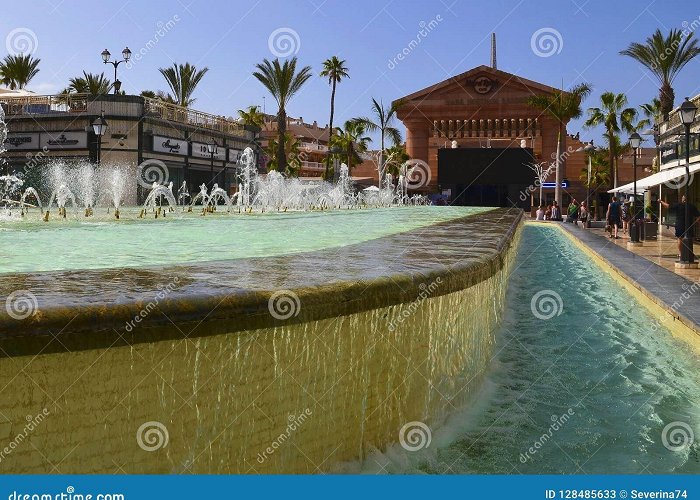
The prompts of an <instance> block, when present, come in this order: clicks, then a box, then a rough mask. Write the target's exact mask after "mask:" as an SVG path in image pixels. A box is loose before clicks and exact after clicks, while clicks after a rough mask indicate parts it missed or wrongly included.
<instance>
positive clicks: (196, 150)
mask: <svg viewBox="0 0 700 500" xmlns="http://www.w3.org/2000/svg"><path fill="white" fill-rule="evenodd" d="M192 156H196V157H197V158H211V153H210V152H209V145H208V144H207V143H206V142H193V143H192ZM214 159H215V160H218V161H224V160H226V148H224V147H223V146H218V147H216V148H215V150H214Z"/></svg>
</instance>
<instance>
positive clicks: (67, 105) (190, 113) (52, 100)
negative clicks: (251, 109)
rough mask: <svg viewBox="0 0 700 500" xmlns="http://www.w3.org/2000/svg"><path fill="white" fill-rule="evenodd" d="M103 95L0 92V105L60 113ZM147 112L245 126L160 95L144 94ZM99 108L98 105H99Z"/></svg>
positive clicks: (205, 124) (210, 125) (220, 126)
mask: <svg viewBox="0 0 700 500" xmlns="http://www.w3.org/2000/svg"><path fill="white" fill-rule="evenodd" d="M100 97H101V96H95V95H90V94H56V95H26V96H12V95H4V94H0V105H2V108H3V110H4V112H5V115H6V116H17V115H45V114H54V113H56V114H59V113H85V112H87V111H88V104H89V103H92V102H94V101H98V102H99V101H100V100H101V99H100ZM142 99H143V102H144V114H145V115H146V116H153V117H157V118H161V119H163V120H168V121H174V122H178V123H183V124H188V125H193V126H195V127H201V128H207V129H210V130H217V131H219V132H222V133H224V134H229V135H240V134H241V133H242V132H243V131H244V130H245V127H244V126H243V124H241V123H239V122H237V121H232V120H228V119H226V118H224V117H223V116H217V115H212V114H210V113H204V112H202V111H197V110H194V109H190V108H184V107H182V106H177V105H175V104H170V103H167V102H165V101H162V100H160V99H152V98H150V97H142ZM104 104H105V106H109V105H110V104H111V105H117V106H118V105H120V104H123V103H120V101H111V100H105V101H104ZM98 111H99V108H98Z"/></svg>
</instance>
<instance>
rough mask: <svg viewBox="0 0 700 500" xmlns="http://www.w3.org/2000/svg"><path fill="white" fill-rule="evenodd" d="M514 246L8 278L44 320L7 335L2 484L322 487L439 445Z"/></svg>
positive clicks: (403, 238) (433, 237)
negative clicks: (357, 469) (393, 456)
mask: <svg viewBox="0 0 700 500" xmlns="http://www.w3.org/2000/svg"><path fill="white" fill-rule="evenodd" d="M520 227H521V212H520V211H515V210H511V211H508V210H503V209H498V210H494V211H491V212H488V213H486V214H480V215H478V216H471V217H466V218H463V219H457V220H453V221H450V222H445V223H441V224H437V225H434V226H429V227H425V228H421V229H418V230H415V231H411V232H406V233H400V234H395V235H392V236H387V237H383V238H379V239H375V240H372V241H368V242H364V243H361V244H357V245H349V246H345V247H341V248H334V249H328V250H322V251H318V252H311V253H305V254H296V255H285V256H279V257H268V258H259V259H241V260H236V261H219V262H211V263H206V265H204V264H202V265H182V266H170V267H168V268H161V269H131V270H125V269H120V270H95V271H80V272H56V273H42V274H38V273H37V274H17V275H12V276H5V279H3V280H2V283H3V284H2V285H0V296H2V297H4V298H6V297H8V296H9V294H10V293H12V291H14V290H17V289H25V290H33V291H36V293H35V295H36V302H37V304H38V310H37V311H36V314H33V315H30V316H29V317H27V318H20V319H17V318H16V317H17V316H18V314H15V315H14V316H15V318H13V317H8V316H4V315H3V316H2V317H0V333H1V338H0V347H1V348H2V351H0V353H1V354H2V358H0V381H2V385H3V386H4V389H3V390H2V391H1V394H2V399H1V400H0V419H1V420H2V422H0V442H2V443H5V449H4V450H3V449H0V472H3V473H41V472H47V473H51V472H53V473H123V472H126V473H283V472H284V473H315V472H326V471H332V470H333V469H334V467H335V466H337V464H339V463H342V462H347V461H354V460H361V459H362V458H363V457H365V456H366V455H367V453H369V452H371V451H372V450H374V449H383V448H384V447H386V446H388V445H390V444H392V443H396V442H398V441H399V432H400V430H401V428H402V427H403V426H404V425H405V424H407V423H409V422H423V423H424V424H426V425H427V426H428V427H430V428H433V429H434V428H435V427H437V426H438V425H439V424H440V423H441V421H442V420H443V419H444V418H445V417H446V416H447V415H448V414H449V413H450V412H452V411H454V410H455V409H457V408H459V407H460V406H462V405H464V404H465V403H468V401H469V398H470V396H471V395H472V394H473V393H474V391H475V390H477V389H478V387H479V385H480V383H481V377H482V375H483V373H484V371H485V370H486V369H487V368H488V366H489V364H490V360H491V358H492V356H493V354H494V352H493V350H494V343H495V339H494V330H495V326H496V324H497V322H498V320H499V316H500V315H501V313H502V309H503V304H504V295H505V290H506V282H507V279H508V275H509V271H510V269H511V266H512V263H513V261H514V256H515V251H516V247H517V241H518V237H519V231H520ZM39 291H40V292H39ZM136 317H138V318H140V319H139V320H136ZM20 436H21V437H20Z"/></svg>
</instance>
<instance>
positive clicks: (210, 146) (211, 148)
mask: <svg viewBox="0 0 700 500" xmlns="http://www.w3.org/2000/svg"><path fill="white" fill-rule="evenodd" d="M216 147H217V146H216V143H215V142H213V141H212V142H210V143H208V144H207V151H209V155H210V156H211V185H212V187H213V186H214V154H215V153H216Z"/></svg>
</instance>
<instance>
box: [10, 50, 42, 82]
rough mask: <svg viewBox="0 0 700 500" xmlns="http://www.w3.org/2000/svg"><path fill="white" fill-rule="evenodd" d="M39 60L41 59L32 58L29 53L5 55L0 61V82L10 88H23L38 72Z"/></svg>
mask: <svg viewBox="0 0 700 500" xmlns="http://www.w3.org/2000/svg"><path fill="white" fill-rule="evenodd" d="M40 62H41V59H34V58H33V57H32V56H31V55H29V54H27V55H26V56H25V55H23V54H19V55H16V56H13V55H7V56H5V59H3V60H2V62H0V83H2V84H3V85H7V86H8V87H10V88H11V89H12V90H17V89H20V90H21V89H23V88H25V87H26V86H27V85H28V84H29V82H30V81H31V80H32V78H34V77H35V76H36V74H37V73H38V72H39V68H38V66H39V63H40Z"/></svg>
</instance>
